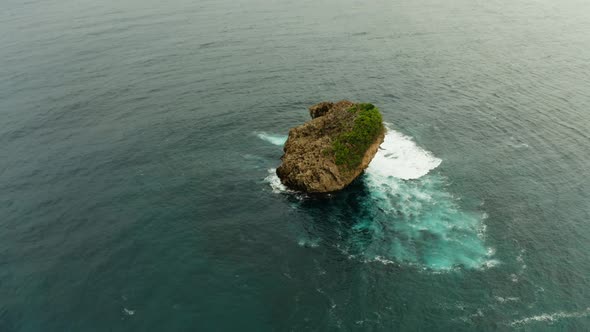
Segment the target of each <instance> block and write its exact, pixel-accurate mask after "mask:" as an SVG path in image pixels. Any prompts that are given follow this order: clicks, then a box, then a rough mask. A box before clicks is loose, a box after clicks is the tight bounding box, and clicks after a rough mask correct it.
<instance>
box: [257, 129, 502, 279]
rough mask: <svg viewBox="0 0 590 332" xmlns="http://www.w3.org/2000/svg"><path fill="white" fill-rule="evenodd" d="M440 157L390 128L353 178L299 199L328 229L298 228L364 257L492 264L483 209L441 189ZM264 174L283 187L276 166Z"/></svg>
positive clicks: (431, 265)
mask: <svg viewBox="0 0 590 332" xmlns="http://www.w3.org/2000/svg"><path fill="white" fill-rule="evenodd" d="M259 137H260V136H259ZM265 137H268V136H265ZM274 137H276V136H274ZM261 138H262V139H264V140H266V141H268V140H267V139H265V138H263V137H261ZM273 144H274V143H273ZM441 162H442V160H441V159H439V158H437V157H435V156H434V155H433V154H432V153H430V152H429V151H426V150H424V149H422V148H421V147H419V146H418V145H417V144H416V143H415V142H414V141H413V140H412V138H410V137H408V136H406V135H404V134H402V133H399V132H397V131H395V130H392V129H391V128H388V132H387V134H386V136H385V140H384V142H383V144H382V145H381V147H380V149H379V151H378V152H377V154H376V155H375V157H374V158H373V160H372V162H371V164H370V165H369V167H368V168H367V170H366V172H365V174H364V175H363V176H362V177H361V179H360V181H358V182H357V184H356V185H354V184H353V185H352V186H351V187H349V188H348V189H347V190H345V191H343V192H341V193H339V194H338V195H334V196H333V197H331V198H330V199H327V200H326V201H323V202H317V201H314V200H310V201H305V200H304V201H301V202H300V204H301V206H300V207H299V208H301V209H302V210H305V211H306V212H308V213H311V214H317V215H318V216H321V220H320V221H318V222H321V223H325V222H329V223H330V225H332V226H331V228H335V230H333V231H332V232H333V234H319V232H318V231H317V229H318V228H316V227H305V228H306V230H305V232H306V233H307V234H306V235H303V236H304V237H309V238H319V239H320V240H319V241H318V242H317V244H318V245H321V244H322V243H323V244H327V245H332V246H335V247H337V248H338V249H340V250H341V251H342V252H343V253H345V254H347V255H348V257H350V258H358V259H360V260H362V261H364V262H367V263H369V262H377V263H383V264H406V265H413V266H417V267H420V268H426V269H430V270H451V269H455V268H460V267H464V268H489V267H493V266H495V265H496V264H497V263H498V262H497V261H495V260H494V259H493V258H492V256H493V254H494V250H492V249H491V248H487V247H486V246H485V245H484V235H485V225H484V223H483V221H484V219H485V218H486V214H485V213H484V212H475V211H464V210H462V209H461V207H460V205H459V199H458V198H456V197H454V196H453V195H452V194H451V193H450V192H449V191H448V190H447V189H446V187H447V185H448V181H447V179H446V177H444V176H442V175H440V174H436V173H432V171H433V170H434V169H435V168H436V167H438V166H439V165H440V164H441ZM266 182H268V183H269V184H270V186H271V188H272V189H273V192H275V193H281V192H283V193H284V192H288V189H287V188H286V187H285V186H283V185H282V184H281V182H280V180H279V178H278V177H277V176H276V174H275V170H274V169H271V170H269V175H268V176H267V178H266ZM318 218H320V217H318ZM320 229H324V230H325V229H326V228H320Z"/></svg>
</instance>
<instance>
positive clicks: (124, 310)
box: [123, 308, 135, 316]
mask: <svg viewBox="0 0 590 332" xmlns="http://www.w3.org/2000/svg"><path fill="white" fill-rule="evenodd" d="M123 313H125V315H127V316H133V315H135V310H130V309H127V308H123Z"/></svg>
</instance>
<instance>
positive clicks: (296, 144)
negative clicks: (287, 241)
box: [277, 100, 385, 193]
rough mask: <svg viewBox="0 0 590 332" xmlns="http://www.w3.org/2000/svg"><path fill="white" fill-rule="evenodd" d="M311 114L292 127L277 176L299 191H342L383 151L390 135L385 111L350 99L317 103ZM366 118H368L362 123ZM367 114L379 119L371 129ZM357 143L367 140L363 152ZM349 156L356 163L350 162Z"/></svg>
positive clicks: (364, 142)
mask: <svg viewBox="0 0 590 332" xmlns="http://www.w3.org/2000/svg"><path fill="white" fill-rule="evenodd" d="M363 112H372V113H371V114H368V113H367V114H368V115H370V116H372V117H371V118H369V117H367V114H365V113H363ZM375 112H376V115H375ZM309 113H310V115H311V117H312V120H310V121H308V122H306V123H305V124H303V125H301V126H298V127H295V128H292V129H291V130H290V131H289V138H288V139H287V142H286V143H285V147H284V155H283V157H282V158H281V160H282V164H281V165H280V166H279V167H278V168H277V175H278V176H279V178H280V179H281V182H282V183H283V184H284V185H286V186H287V187H289V188H291V189H295V190H299V191H305V192H309V193H326V192H333V191H337V190H340V189H342V188H344V187H346V186H347V185H348V184H350V183H351V182H352V181H353V180H354V179H355V178H356V177H357V176H359V175H360V174H361V173H362V172H363V170H364V169H365V168H366V167H367V166H368V165H369V163H370V162H371V160H372V159H373V157H374V156H375V153H377V150H378V149H379V145H380V144H381V143H382V142H383V138H384V135H385V129H384V127H383V124H382V123H381V115H380V113H379V111H378V110H377V108H374V106H373V105H371V104H355V103H352V102H350V101H347V100H343V101H339V102H337V103H331V102H322V103H319V104H316V105H314V106H311V107H310V108H309ZM361 117H364V120H365V121H358V119H359V118H361ZM367 118H369V119H370V121H373V122H375V121H378V123H374V124H373V127H372V129H371V130H369V131H367V130H366V128H363V127H362V126H363V125H366V122H367V121H366V119H367ZM363 130H364V131H363ZM359 132H360V134H359ZM355 135H357V136H355ZM358 137H360V139H357V138H358ZM357 141H359V142H360V141H362V142H361V143H363V144H361V145H360V149H361V150H359V145H358V144H357ZM355 149H356V150H355ZM353 152H355V153H356V155H353ZM348 154H351V156H350V157H351V160H353V162H347V161H348V160H347V159H346V158H348V157H349V156H348Z"/></svg>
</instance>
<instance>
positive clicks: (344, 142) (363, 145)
mask: <svg viewBox="0 0 590 332" xmlns="http://www.w3.org/2000/svg"><path fill="white" fill-rule="evenodd" d="M348 111H349V112H354V113H357V114H356V118H355V120H354V125H353V127H352V129H351V130H350V131H348V132H345V133H342V134H340V135H338V137H336V139H335V140H334V142H333V145H332V148H333V151H334V159H335V161H336V165H338V166H344V167H345V168H347V169H354V168H355V167H357V166H359V165H360V163H361V161H362V160H363V156H364V155H365V152H366V151H367V149H368V148H369V146H371V144H373V143H374V142H375V140H376V139H377V137H379V135H381V134H382V133H383V131H384V130H385V129H384V127H383V119H382V117H381V113H380V112H379V109H378V108H377V107H375V106H374V105H373V104H357V105H354V106H353V107H351V108H350V109H349V110H348Z"/></svg>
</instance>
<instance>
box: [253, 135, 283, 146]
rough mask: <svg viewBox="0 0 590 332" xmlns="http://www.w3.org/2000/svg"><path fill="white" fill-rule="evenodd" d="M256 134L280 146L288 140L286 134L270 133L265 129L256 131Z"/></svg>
mask: <svg viewBox="0 0 590 332" xmlns="http://www.w3.org/2000/svg"><path fill="white" fill-rule="evenodd" d="M256 136H258V138H260V139H261V140H263V141H266V142H268V143H270V144H274V145H279V146H283V145H285V142H286V141H287V136H286V135H276V134H269V133H266V132H264V131H260V132H256Z"/></svg>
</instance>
